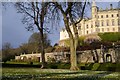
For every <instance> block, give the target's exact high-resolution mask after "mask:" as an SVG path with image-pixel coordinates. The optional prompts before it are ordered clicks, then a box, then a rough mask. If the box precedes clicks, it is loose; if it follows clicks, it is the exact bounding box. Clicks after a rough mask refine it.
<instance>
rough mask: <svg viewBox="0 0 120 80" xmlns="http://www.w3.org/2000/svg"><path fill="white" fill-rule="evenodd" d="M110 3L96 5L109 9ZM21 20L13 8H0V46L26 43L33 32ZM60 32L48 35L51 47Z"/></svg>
mask: <svg viewBox="0 0 120 80" xmlns="http://www.w3.org/2000/svg"><path fill="white" fill-rule="evenodd" d="M110 3H111V2H110ZM110 3H97V5H98V6H99V7H102V8H106V6H107V7H109V4H110ZM113 6H114V7H116V3H113ZM21 19H22V14H20V13H17V12H16V9H15V8H14V7H13V6H10V5H9V6H8V7H7V8H6V9H3V8H2V9H1V7H0V38H1V39H0V45H2V44H4V43H6V42H9V43H11V45H12V47H14V48H17V47H19V46H20V45H21V44H22V43H27V41H28V39H29V37H30V36H31V34H32V33H33V32H29V31H27V30H26V29H25V27H27V25H25V24H23V23H22V22H21ZM60 30H61V29H60V28H58V29H57V30H55V29H54V30H53V31H52V34H49V35H48V36H49V39H50V40H51V44H52V45H54V44H55V43H58V42H59V32H60ZM34 32H35V31H34ZM0 49H1V46H0Z"/></svg>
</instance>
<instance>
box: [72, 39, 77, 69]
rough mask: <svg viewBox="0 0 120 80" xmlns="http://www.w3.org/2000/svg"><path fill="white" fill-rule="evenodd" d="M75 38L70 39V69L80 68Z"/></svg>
mask: <svg viewBox="0 0 120 80" xmlns="http://www.w3.org/2000/svg"><path fill="white" fill-rule="evenodd" d="M75 43H76V42H75V40H74V39H70V60H71V61H70V62H71V67H70V70H74V71H75V70H79V68H78V66H77V57H76V56H77V55H76V48H75V46H74V45H75Z"/></svg>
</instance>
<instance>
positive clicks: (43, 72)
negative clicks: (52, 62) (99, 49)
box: [2, 68, 120, 80]
mask: <svg viewBox="0 0 120 80" xmlns="http://www.w3.org/2000/svg"><path fill="white" fill-rule="evenodd" d="M2 80H120V72H107V71H89V70H80V71H70V70H68V69H40V68H2Z"/></svg>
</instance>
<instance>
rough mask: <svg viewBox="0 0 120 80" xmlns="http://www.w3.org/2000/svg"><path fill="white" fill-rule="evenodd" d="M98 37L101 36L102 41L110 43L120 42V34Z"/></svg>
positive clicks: (101, 34)
mask: <svg viewBox="0 0 120 80" xmlns="http://www.w3.org/2000/svg"><path fill="white" fill-rule="evenodd" d="M98 36H100V38H101V39H102V41H109V42H116V41H120V32H110V33H109V32H107V33H99V34H98Z"/></svg>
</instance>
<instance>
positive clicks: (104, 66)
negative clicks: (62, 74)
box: [2, 63, 120, 71]
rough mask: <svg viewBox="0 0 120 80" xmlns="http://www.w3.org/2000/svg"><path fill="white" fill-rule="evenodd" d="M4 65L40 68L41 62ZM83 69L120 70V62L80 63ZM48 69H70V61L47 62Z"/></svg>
mask: <svg viewBox="0 0 120 80" xmlns="http://www.w3.org/2000/svg"><path fill="white" fill-rule="evenodd" d="M2 67H13V68H14V67H15V68H16V67H33V68H40V67H41V64H34V63H33V64H32V65H31V64H8V63H2ZM78 67H79V68H80V69H81V70H93V71H120V63H80V64H78ZM46 68H47V69H70V63H47V66H46Z"/></svg>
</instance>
